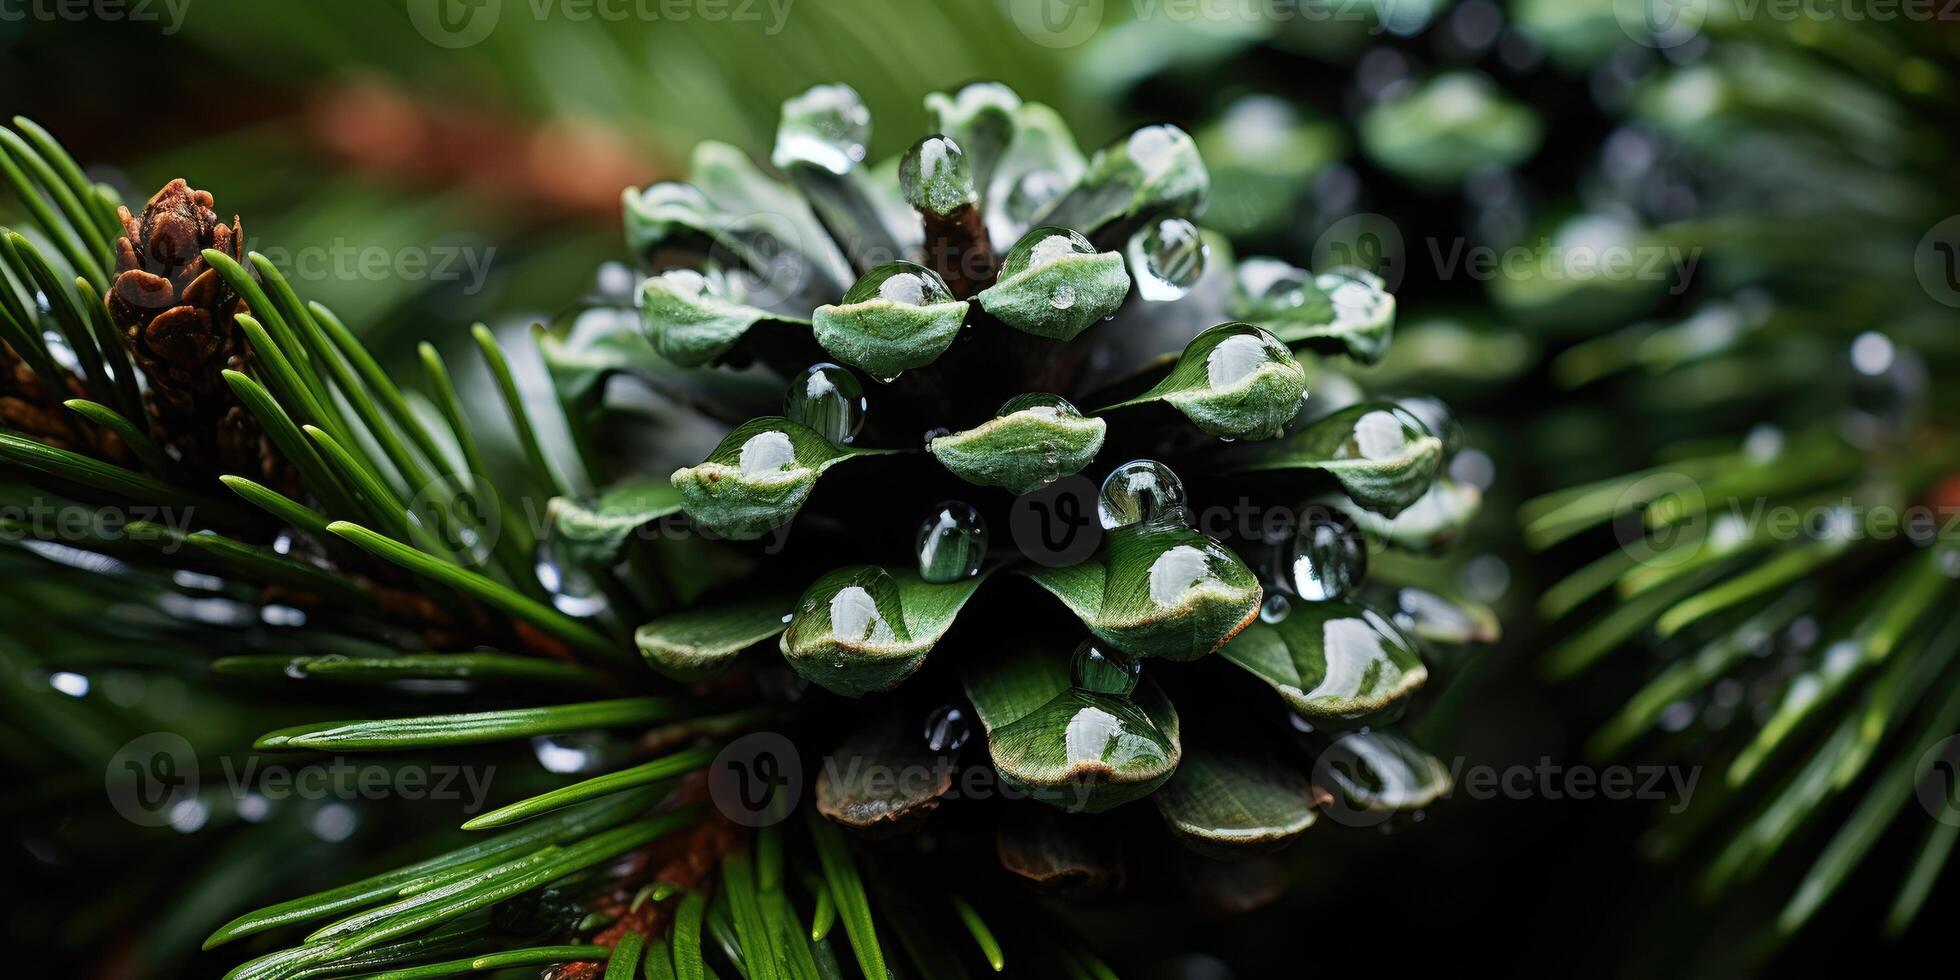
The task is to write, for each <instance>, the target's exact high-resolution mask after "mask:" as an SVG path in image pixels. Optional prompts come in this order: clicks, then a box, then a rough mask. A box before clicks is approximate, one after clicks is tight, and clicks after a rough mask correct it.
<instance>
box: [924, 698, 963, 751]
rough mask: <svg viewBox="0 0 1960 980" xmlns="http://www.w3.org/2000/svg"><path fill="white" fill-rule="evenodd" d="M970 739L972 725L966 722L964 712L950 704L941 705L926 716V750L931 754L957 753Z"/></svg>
mask: <svg viewBox="0 0 1960 980" xmlns="http://www.w3.org/2000/svg"><path fill="white" fill-rule="evenodd" d="M971 737H973V724H972V722H969V721H967V719H966V712H964V711H961V710H960V709H958V708H956V707H953V706H952V705H950V704H942V705H940V706H939V707H937V708H934V709H932V713H931V714H928V715H926V729H925V739H926V748H927V749H929V750H931V751H932V752H935V753H940V752H958V751H959V750H960V747H961V746H963V745H965V744H966V740H967V739H969V738H971Z"/></svg>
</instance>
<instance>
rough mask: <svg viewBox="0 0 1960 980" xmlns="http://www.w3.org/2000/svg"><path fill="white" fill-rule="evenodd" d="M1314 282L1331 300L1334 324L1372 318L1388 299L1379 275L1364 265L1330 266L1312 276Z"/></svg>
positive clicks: (1340, 325) (1345, 323)
mask: <svg viewBox="0 0 1960 980" xmlns="http://www.w3.org/2000/svg"><path fill="white" fill-rule="evenodd" d="M1314 285H1315V286H1317V287H1319V289H1320V291H1321V293H1323V294H1324V295H1326V297H1327V301H1328V302H1329V303H1331V304H1333V306H1334V326H1336V327H1342V326H1347V325H1349V324H1355V323H1367V322H1370V321H1372V320H1375V319H1377V318H1378V317H1380V316H1381V312H1382V306H1383V304H1385V303H1387V302H1388V291H1387V289H1386V288H1385V287H1384V284H1383V282H1382V278H1381V277H1380V276H1378V275H1375V274H1374V273H1372V272H1369V271H1367V270H1366V269H1358V268H1342V269H1330V270H1328V271H1326V272H1323V273H1321V274H1320V275H1318V276H1315V277H1314Z"/></svg>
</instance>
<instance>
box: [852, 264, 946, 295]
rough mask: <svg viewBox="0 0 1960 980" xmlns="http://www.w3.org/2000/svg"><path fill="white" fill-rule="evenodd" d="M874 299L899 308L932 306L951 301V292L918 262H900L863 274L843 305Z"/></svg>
mask: <svg viewBox="0 0 1960 980" xmlns="http://www.w3.org/2000/svg"><path fill="white" fill-rule="evenodd" d="M874 300H883V301H885V302H887V303H896V304H898V305H900V306H932V305H934V304H937V303H950V302H952V301H953V291H952V289H950V288H948V287H947V285H946V280H944V279H941V278H939V273H937V272H934V271H932V270H931V269H928V268H926V267H925V266H922V265H920V264H918V263H917V262H907V261H904V260H903V259H900V260H898V261H895V262H887V263H885V264H884V265H881V266H878V267H877V268H875V269H872V270H871V271H870V272H867V273H865V274H864V276H863V277H862V278H860V279H859V280H858V281H857V283H856V284H855V285H853V286H852V287H851V289H850V292H847V293H845V294H844V305H846V306H849V305H851V304H854V303H869V302H872V301H874Z"/></svg>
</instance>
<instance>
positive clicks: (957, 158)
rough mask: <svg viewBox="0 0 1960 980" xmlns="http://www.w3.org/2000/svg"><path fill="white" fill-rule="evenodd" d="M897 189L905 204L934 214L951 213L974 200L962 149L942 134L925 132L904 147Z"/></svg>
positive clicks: (971, 178)
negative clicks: (928, 134) (922, 136)
mask: <svg viewBox="0 0 1960 980" xmlns="http://www.w3.org/2000/svg"><path fill="white" fill-rule="evenodd" d="M898 189H899V193H901V194H903V195H904V196H905V202H906V203H907V204H910V205H912V207H914V208H916V209H918V210H921V211H932V212H933V213H935V214H951V213H952V212H953V211H955V210H957V209H958V208H960V207H963V206H965V205H969V204H972V203H974V200H975V197H974V189H973V171H972V168H971V167H970V166H969V165H968V163H967V160H966V152H965V151H963V150H961V149H960V145H959V144H958V143H955V142H953V141H952V140H951V139H950V138H948V137H945V136H927V137H925V138H924V139H921V140H919V141H918V142H917V143H914V144H912V146H911V148H910V149H908V150H906V151H905V155H904V156H903V157H901V158H900V160H899V164H898Z"/></svg>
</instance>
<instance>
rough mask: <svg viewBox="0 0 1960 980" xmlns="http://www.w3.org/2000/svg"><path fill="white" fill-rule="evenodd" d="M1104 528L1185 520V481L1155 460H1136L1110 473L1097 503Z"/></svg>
mask: <svg viewBox="0 0 1960 980" xmlns="http://www.w3.org/2000/svg"><path fill="white" fill-rule="evenodd" d="M1096 512H1097V514H1098V516H1100V517H1101V518H1102V526H1103V527H1104V528H1106V529H1110V530H1114V529H1116V528H1119V527H1123V526H1124V525H1127V524H1155V523H1159V522H1168V521H1182V520H1183V519H1184V481H1182V480H1180V479H1178V478H1177V474H1176V473H1173V472H1171V468H1170V467H1168V466H1165V465H1164V464H1162V463H1159V462H1157V461H1156V460H1154V459H1133V460H1131V461H1129V462H1127V463H1124V464H1123V465H1121V466H1118V467H1117V468H1116V469H1114V470H1111V471H1110V474H1109V476H1108V477H1107V478H1105V479H1104V480H1103V483H1102V493H1101V494H1100V495H1099V496H1098V499H1097V501H1096Z"/></svg>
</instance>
